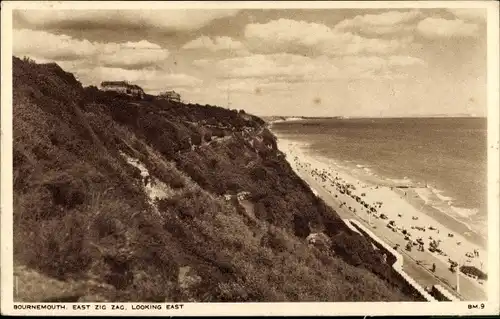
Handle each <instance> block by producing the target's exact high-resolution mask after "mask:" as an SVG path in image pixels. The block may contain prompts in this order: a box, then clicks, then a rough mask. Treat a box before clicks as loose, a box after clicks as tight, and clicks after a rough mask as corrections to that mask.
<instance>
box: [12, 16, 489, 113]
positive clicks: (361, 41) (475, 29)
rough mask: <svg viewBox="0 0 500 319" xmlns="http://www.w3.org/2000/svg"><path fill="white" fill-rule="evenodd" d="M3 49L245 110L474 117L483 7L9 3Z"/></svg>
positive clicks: (480, 77) (482, 107)
mask: <svg viewBox="0 0 500 319" xmlns="http://www.w3.org/2000/svg"><path fill="white" fill-rule="evenodd" d="M12 39H13V55H15V56H18V57H25V56H26V57H30V58H32V59H34V60H36V61H37V62H56V63H58V64H59V65H60V66H61V67H62V68H63V69H65V70H66V71H69V72H72V73H74V74H75V76H76V77H77V79H78V80H79V81H80V82H82V84H83V85H85V86H88V85H95V86H99V85H100V83H101V82H102V81H112V80H127V81H130V82H131V83H133V84H138V85H140V86H141V87H142V88H143V89H144V90H145V91H146V92H147V93H150V94H158V93H159V92H161V91H166V90H175V91H177V92H179V93H180V94H181V98H182V100H183V101H185V102H191V103H199V104H203V105H204V104H211V105H219V106H223V107H229V108H231V109H244V110H245V111H247V112H249V113H253V114H256V115H262V116H266V115H284V116H364V117H392V116H395V117H398V116H418V115H421V116H425V115H438V114H439V115H441V114H447V115H453V114H463V113H466V114H475V115H478V116H485V115H486V112H487V106H486V70H487V61H486V52H487V44H486V9H470V8H468V9H412V8H410V9H211V10H208V9H168V10H167V9H165V10H158V9H155V10H15V11H14V13H13V38H12Z"/></svg>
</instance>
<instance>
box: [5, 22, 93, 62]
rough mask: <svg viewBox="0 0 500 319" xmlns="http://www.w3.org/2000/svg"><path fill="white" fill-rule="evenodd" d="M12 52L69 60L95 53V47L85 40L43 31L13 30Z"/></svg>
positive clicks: (20, 54) (21, 54)
mask: <svg viewBox="0 0 500 319" xmlns="http://www.w3.org/2000/svg"><path fill="white" fill-rule="evenodd" d="M12 35H13V48H12V50H13V53H14V54H15V55H19V56H24V55H27V56H32V57H38V58H45V59H52V60H62V61H67V60H69V61H71V60H77V59H80V58H81V57H82V56H92V55H95V54H97V47H96V46H95V45H94V44H93V43H91V42H89V41H87V40H75V39H73V38H71V37H69V36H66V35H54V34H51V33H48V32H44V31H32V30H26V29H21V30H13V34H12Z"/></svg>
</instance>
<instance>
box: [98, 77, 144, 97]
mask: <svg viewBox="0 0 500 319" xmlns="http://www.w3.org/2000/svg"><path fill="white" fill-rule="evenodd" d="M101 90H103V91H113V92H118V93H122V94H127V95H130V96H137V97H139V98H141V99H142V98H144V94H145V93H144V90H143V89H142V88H141V87H140V86H138V85H135V84H130V83H128V82H127V81H105V82H102V83H101Z"/></svg>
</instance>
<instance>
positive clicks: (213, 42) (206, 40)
mask: <svg viewBox="0 0 500 319" xmlns="http://www.w3.org/2000/svg"><path fill="white" fill-rule="evenodd" d="M182 48H183V49H206V50H209V51H211V52H217V51H234V52H244V51H246V48H245V45H244V44H243V43H241V42H240V41H237V40H234V39H232V38H230V37H225V36H216V37H213V39H212V38H210V37H207V36H201V37H198V38H196V39H194V40H192V41H189V42H188V43H186V44H184V45H183V46H182Z"/></svg>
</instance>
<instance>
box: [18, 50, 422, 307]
mask: <svg viewBox="0 0 500 319" xmlns="http://www.w3.org/2000/svg"><path fill="white" fill-rule="evenodd" d="M13 76H14V78H13V89H14V90H13V94H14V95H13V97H14V103H13V130H14V132H13V134H14V135H13V136H14V141H13V160H14V262H15V265H16V266H17V267H23V268H22V269H25V268H24V267H28V269H30V270H29V271H30V272H33V271H35V272H37V273H39V274H40V275H36V276H35V275H33V274H31V275H30V276H32V277H33V278H45V277H47V278H51V279H50V280H57V281H58V282H60V283H61V284H60V285H61V287H62V285H63V283H66V284H68V285H69V288H67V287H65V288H64V289H63V290H64V291H70V290H71V287H73V288H74V289H73V290H74V291H72V293H71V294H70V293H68V294H69V295H71V296H73V297H72V298H73V299H74V300H87V301H89V300H109V301H164V300H167V301H398V300H412V299H413V296H411V295H410V294H409V292H407V291H406V290H405V288H404V284H403V283H402V282H401V281H399V280H398V279H397V277H394V276H393V274H392V273H391V268H390V265H387V264H384V263H382V262H381V256H380V254H379V253H378V252H377V251H375V250H373V248H372V247H371V245H370V244H369V243H368V242H367V241H366V240H365V239H364V238H363V237H361V236H359V235H358V234H355V233H352V232H351V231H350V230H349V229H348V228H346V227H345V225H344V224H343V222H342V221H341V220H340V218H339V217H338V216H337V214H336V213H335V212H334V211H333V210H332V209H331V208H330V207H328V206H327V205H325V203H324V202H323V201H322V200H320V199H318V198H317V197H316V196H314V194H313V193H312V192H311V191H310V189H309V188H308V187H307V185H306V184H305V183H304V182H303V181H302V180H301V179H300V178H299V177H298V176H297V175H296V174H295V173H294V172H293V171H292V169H291V167H290V166H289V164H288V163H287V162H286V160H285V158H284V155H283V154H282V153H281V152H280V151H279V150H277V148H276V140H275V137H274V136H273V135H272V134H271V132H269V130H267V128H266V125H265V123H264V121H262V120H261V119H260V118H258V117H255V116H252V115H249V114H245V112H242V111H240V112H238V111H236V110H227V109H224V108H220V107H215V106H209V105H205V106H202V105H192V104H181V103H175V102H168V101H160V100H155V99H154V97H152V96H147V97H146V99H144V100H134V99H131V98H128V97H126V96H121V95H117V94H113V93H109V92H107V93H105V92H101V91H99V90H98V89H97V88H95V87H86V88H84V87H82V85H81V84H80V83H79V82H78V81H77V80H76V79H75V77H74V76H73V75H72V74H70V73H67V72H65V71H64V70H62V69H61V68H60V67H59V66H58V65H56V64H53V63H52V64H36V63H33V62H31V61H25V60H21V59H18V58H14V60H13ZM123 154H125V155H126V156H127V157H129V158H134V159H137V160H139V161H140V162H141V163H143V164H144V165H145V166H146V167H147V169H148V170H149V172H150V174H151V175H152V176H153V177H154V178H155V179H156V180H158V181H160V182H162V183H164V184H166V185H167V186H166V187H167V188H168V192H167V193H168V194H169V196H167V197H165V198H158V200H157V201H156V202H155V203H154V204H153V205H151V203H150V201H149V199H148V196H147V194H146V193H145V191H144V184H143V180H142V178H141V172H140V171H139V170H138V169H137V168H135V167H134V166H132V165H130V164H129V163H128V162H127V160H126V158H125V156H124V155H123ZM242 192H248V194H249V195H248V197H247V198H245V199H237V198H236V197H235V196H233V197H232V198H231V199H230V200H226V199H225V197H224V196H223V195H237V194H238V193H242ZM312 230H314V231H323V232H324V233H325V234H326V235H328V236H330V238H331V239H332V245H331V247H327V248H326V249H318V248H315V247H312V246H309V245H308V244H307V243H306V241H305V238H306V237H307V236H308V235H309V234H310V233H311V231H312ZM19 269H21V268H18V270H19ZM17 275H18V276H21V277H22V275H23V271H21V270H19V272H18V273H17ZM30 278H31V277H30ZM40 280H42V279H40ZM58 296H59V295H58ZM19 298H21V299H22V298H23V296H22V295H21V296H19ZM54 298H55V294H54V293H52V292H51V291H50V289H47V290H42V291H39V292H38V294H33V293H31V294H30V297H29V299H30V300H39V301H42V300H54ZM57 298H59V299H58V300H73V299H71V298H70V299H67V298H66V299H65V298H64V296H59V297H57ZM57 298H56V299H57Z"/></svg>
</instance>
